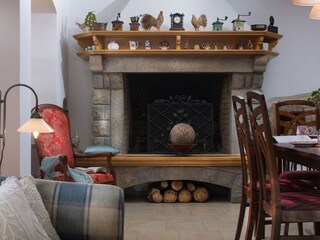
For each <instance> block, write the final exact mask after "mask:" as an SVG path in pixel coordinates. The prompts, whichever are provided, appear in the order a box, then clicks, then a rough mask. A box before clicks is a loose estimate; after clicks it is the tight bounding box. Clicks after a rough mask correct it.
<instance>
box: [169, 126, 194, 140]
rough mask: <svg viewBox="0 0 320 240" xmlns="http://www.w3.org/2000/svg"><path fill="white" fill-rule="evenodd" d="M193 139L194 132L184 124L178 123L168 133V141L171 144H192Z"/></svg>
mask: <svg viewBox="0 0 320 240" xmlns="http://www.w3.org/2000/svg"><path fill="white" fill-rule="evenodd" d="M195 138H196V133H195V131H194V130H193V128H192V127H191V126H190V125H189V124H186V123H178V124H177V125H174V126H173V128H172V129H171V131H170V141H171V143H172V144H192V143H194V140H195Z"/></svg>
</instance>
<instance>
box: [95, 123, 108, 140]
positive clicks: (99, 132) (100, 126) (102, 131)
mask: <svg viewBox="0 0 320 240" xmlns="http://www.w3.org/2000/svg"><path fill="white" fill-rule="evenodd" d="M92 134H93V136H95V137H108V136H110V121H106V120H103V121H93V123H92Z"/></svg>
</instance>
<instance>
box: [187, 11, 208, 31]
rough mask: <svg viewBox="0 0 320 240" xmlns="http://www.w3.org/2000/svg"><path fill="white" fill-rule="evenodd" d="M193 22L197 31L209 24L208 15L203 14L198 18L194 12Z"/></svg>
mask: <svg viewBox="0 0 320 240" xmlns="http://www.w3.org/2000/svg"><path fill="white" fill-rule="evenodd" d="M191 23H192V25H193V27H194V30H195V31H199V28H200V27H201V26H202V27H203V28H206V26H207V16H206V15H205V14H202V15H201V16H200V17H199V18H198V19H197V18H196V16H195V15H194V14H192V19H191Z"/></svg>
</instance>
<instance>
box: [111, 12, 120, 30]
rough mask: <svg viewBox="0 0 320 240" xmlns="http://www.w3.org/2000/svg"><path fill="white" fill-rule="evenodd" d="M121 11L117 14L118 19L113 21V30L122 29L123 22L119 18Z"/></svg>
mask: <svg viewBox="0 0 320 240" xmlns="http://www.w3.org/2000/svg"><path fill="white" fill-rule="evenodd" d="M120 16H121V15H120V13H118V14H117V19H116V20H114V21H112V31H122V26H123V22H122V21H120V20H119V18H120Z"/></svg>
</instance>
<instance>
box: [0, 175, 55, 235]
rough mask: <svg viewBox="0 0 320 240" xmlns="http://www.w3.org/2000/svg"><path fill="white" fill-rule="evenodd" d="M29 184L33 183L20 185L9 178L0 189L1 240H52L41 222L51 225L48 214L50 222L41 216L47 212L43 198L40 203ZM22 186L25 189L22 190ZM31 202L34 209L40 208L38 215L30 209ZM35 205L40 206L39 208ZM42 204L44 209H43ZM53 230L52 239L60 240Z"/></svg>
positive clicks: (25, 182)
mask: <svg viewBox="0 0 320 240" xmlns="http://www.w3.org/2000/svg"><path fill="white" fill-rule="evenodd" d="M29 183H31V182H30V180H26V181H22V182H21V183H19V181H18V179H17V178H16V177H9V178H7V179H6V180H5V181H4V182H2V184H1V187H0V219H1V220H0V238H1V239H30V240H31V239H51V238H50V237H49V236H48V234H47V233H46V231H45V230H44V228H43V226H42V224H41V223H40V221H41V222H42V223H45V225H47V224H51V222H50V219H49V215H48V212H46V213H47V215H46V216H47V217H48V219H49V222H47V220H45V218H46V217H44V218H43V217H41V216H40V215H41V214H40V212H41V213H43V210H44V211H46V210H45V208H44V205H43V203H42V201H41V198H40V202H38V200H39V199H38V198H37V196H36V195H34V193H35V192H34V191H33V190H32V187H31V188H30V185H29ZM21 185H22V186H23V188H21ZM27 185H28V186H27ZM24 191H26V192H27V196H28V197H26V195H25V193H24ZM38 194H39V193H38ZM39 196H40V195H39ZM29 201H31V202H32V205H33V207H36V208H39V209H38V210H39V211H38V212H37V214H35V213H34V211H33V209H32V208H31V207H30V202H29ZM34 204H37V205H38V204H39V206H35V205H34ZM41 204H42V206H43V209H41V206H40V205H41ZM37 215H38V216H37ZM39 220H40V221H39ZM51 228H52V226H51ZM51 230H52V232H51V237H52V239H59V237H58V235H57V234H56V233H55V230H54V229H53V228H52V229H51Z"/></svg>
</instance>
